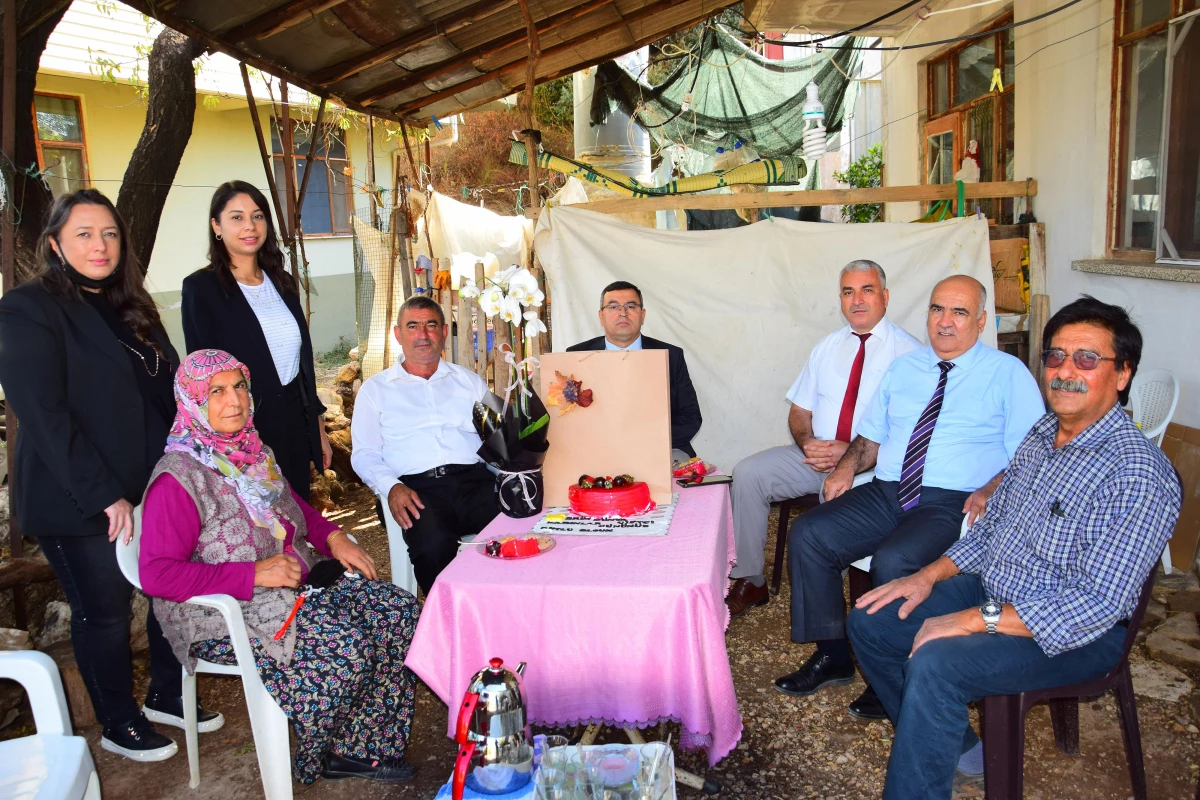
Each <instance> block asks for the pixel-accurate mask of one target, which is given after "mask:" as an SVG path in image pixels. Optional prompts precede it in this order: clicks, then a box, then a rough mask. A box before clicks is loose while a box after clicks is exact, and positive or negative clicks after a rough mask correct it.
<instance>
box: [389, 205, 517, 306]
mask: <svg viewBox="0 0 1200 800" xmlns="http://www.w3.org/2000/svg"><path fill="white" fill-rule="evenodd" d="M426 220H428V224H429V237H428V238H426V237H425V229H424V226H425V224H426ZM417 227H418V234H417V241H416V243H415V245H414V247H413V254H414V257H416V256H418V255H422V254H424V255H428V256H431V257H432V258H434V259H439V258H449V259H450V260H451V267H450V271H451V274H452V275H453V281H454V287H455V288H458V284H459V280H461V279H462V278H464V277H466V278H474V277H475V263H476V262H478V261H482V262H484V265H485V267H486V272H487V274H489V275H491V274H494V273H495V272H496V270H497V269H505V268H507V267H509V266H511V265H513V264H518V265H520V266H525V265H526V264H527V263H529V243H530V241H531V240H532V238H533V220H529V219H526V218H525V217H516V216H512V217H506V216H501V215H500V214H497V213H496V212H495V211H490V210H488V209H486V208H480V207H479V206H473V205H469V204H468V203H460V202H459V201H457V200H455V199H454V198H452V197H447V196H446V195H444V194H440V193H438V192H432V193H431V194H430V198H429V209H428V211H427V212H426V214H424V215H423V216H422V217H421V219H420V220H419V221H418V223H417ZM431 245H432V247H433V252H432V253H431V252H429V247H430V246H431Z"/></svg>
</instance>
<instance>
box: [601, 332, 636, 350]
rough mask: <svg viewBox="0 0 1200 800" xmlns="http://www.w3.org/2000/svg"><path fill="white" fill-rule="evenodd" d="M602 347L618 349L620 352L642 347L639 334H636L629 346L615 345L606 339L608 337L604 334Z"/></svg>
mask: <svg viewBox="0 0 1200 800" xmlns="http://www.w3.org/2000/svg"><path fill="white" fill-rule="evenodd" d="M604 349H605V350H620V351H621V352H622V353H626V352H629V351H630V350H641V349H642V337H641V334H638V337H637V338H636V339H634V340H633V341H632V342H631V343H630V345H629V347H617V346H616V345H615V344H613V343H612V342H610V341H609V340H608V337H607V336H606V337H605V338H604Z"/></svg>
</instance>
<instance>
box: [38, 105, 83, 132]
mask: <svg viewBox="0 0 1200 800" xmlns="http://www.w3.org/2000/svg"><path fill="white" fill-rule="evenodd" d="M34 108H35V109H36V110H37V135H38V138H39V139H41V140H42V141H43V142H79V143H82V142H83V126H82V125H81V124H80V122H79V102H78V101H77V100H75V98H73V97H48V96H46V95H43V94H39V95H34Z"/></svg>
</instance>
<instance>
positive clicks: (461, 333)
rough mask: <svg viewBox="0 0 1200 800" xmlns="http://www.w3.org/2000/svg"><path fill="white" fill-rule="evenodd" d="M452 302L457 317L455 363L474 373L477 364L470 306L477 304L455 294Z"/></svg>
mask: <svg viewBox="0 0 1200 800" xmlns="http://www.w3.org/2000/svg"><path fill="white" fill-rule="evenodd" d="M454 300H455V303H454V305H455V311H456V314H457V317H458V354H457V355H458V358H457V361H456V363H457V364H458V365H459V366H460V367H463V368H464V369H469V370H471V371H473V372H474V371H475V370H476V369H477V364H476V360H475V343H474V334H473V330H474V328H473V324H472V321H471V308H472V306H477V305H478V303H473V302H470V301H468V300H467V298H465V297H463V296H462V295H461V294H457V293H455V298H454Z"/></svg>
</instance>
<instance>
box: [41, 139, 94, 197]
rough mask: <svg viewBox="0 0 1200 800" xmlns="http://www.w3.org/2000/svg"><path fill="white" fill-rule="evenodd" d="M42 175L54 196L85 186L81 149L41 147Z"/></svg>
mask: <svg viewBox="0 0 1200 800" xmlns="http://www.w3.org/2000/svg"><path fill="white" fill-rule="evenodd" d="M42 162H43V164H44V166H43V167H42V175H43V176H44V177H45V178H46V183H48V184H50V193H51V194H53V195H54V196H55V197H57V196H59V195H60V194H68V193H70V192H74V191H75V190H77V189H83V188H86V186H87V183H86V181H85V178H84V174H83V151H82V150H79V149H77V148H67V147H50V146H43V147H42Z"/></svg>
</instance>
